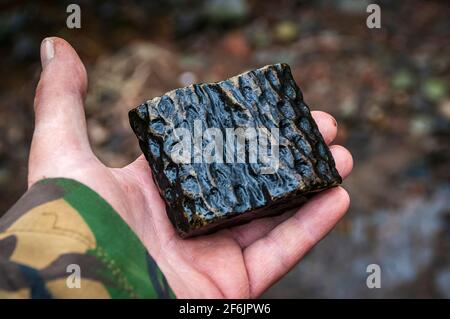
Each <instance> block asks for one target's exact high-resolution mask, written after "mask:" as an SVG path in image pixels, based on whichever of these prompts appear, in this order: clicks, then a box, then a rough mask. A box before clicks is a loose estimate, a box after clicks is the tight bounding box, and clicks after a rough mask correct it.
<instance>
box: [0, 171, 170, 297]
mask: <svg viewBox="0 0 450 319" xmlns="http://www.w3.org/2000/svg"><path fill="white" fill-rule="evenodd" d="M174 297H175V295H174V294H173V292H172V291H171V289H170V287H169V286H168V284H167V281H166V279H165V278H164V275H163V274H162V272H161V271H160V270H159V268H158V266H157V265H156V263H155V261H154V260H153V259H152V258H151V257H150V255H149V254H148V252H147V250H146V249H145V247H144V246H143V245H142V243H141V242H140V240H139V239H138V238H137V236H136V235H135V234H134V233H133V231H132V230H131V229H130V228H129V227H128V225H127V224H126V223H125V222H124V221H123V220H122V219H121V217H120V216H119V214H117V213H116V212H115V211H114V209H113V208H112V207H111V206H110V205H109V204H108V203H107V202H106V201H105V200H104V199H103V198H101V197H100V196H99V195H98V194H97V193H96V192H94V191H93V190H91V189H90V188H88V187H87V186H85V185H83V184H81V183H79V182H77V181H75V180H71V179H64V178H55V179H45V180H42V181H40V182H38V183H36V184H35V185H33V187H31V188H30V189H29V190H28V192H26V193H25V194H24V196H22V198H21V199H20V200H19V201H18V202H17V203H16V204H15V205H14V206H13V207H12V208H11V209H10V210H9V211H8V212H7V213H6V214H5V215H4V216H3V217H2V218H1V219H0V298H174Z"/></svg>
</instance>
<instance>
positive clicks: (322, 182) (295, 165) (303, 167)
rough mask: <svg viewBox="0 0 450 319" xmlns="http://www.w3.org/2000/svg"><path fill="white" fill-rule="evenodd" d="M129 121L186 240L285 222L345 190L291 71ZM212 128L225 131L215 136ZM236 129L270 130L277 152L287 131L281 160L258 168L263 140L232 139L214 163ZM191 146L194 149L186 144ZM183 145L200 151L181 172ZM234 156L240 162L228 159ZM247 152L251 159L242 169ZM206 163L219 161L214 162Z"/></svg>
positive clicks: (155, 104)
mask: <svg viewBox="0 0 450 319" xmlns="http://www.w3.org/2000/svg"><path fill="white" fill-rule="evenodd" d="M129 119H130V124H131V127H132V128H133V131H134V132H135V134H136V135H137V137H138V139H139V144H140V147H141V149H142V151H143V153H144V155H145V157H146V159H147V160H148V162H149V164H150V168H151V170H152V173H153V174H152V176H153V179H154V181H155V183H156V184H157V186H158V188H159V191H160V194H161V196H162V198H163V199H164V201H165V203H166V207H167V215H168V216H169V219H170V220H171V222H172V223H173V225H174V226H175V227H176V229H177V231H178V233H179V234H180V235H181V236H182V237H190V236H195V235H199V234H205V233H210V232H213V231H215V230H218V229H221V228H224V227H230V226H232V225H236V224H240V223H244V222H246V221H249V220H252V219H254V218H260V217H264V216H268V215H274V214H278V213H281V212H283V211H285V210H287V209H289V208H293V207H295V206H298V205H300V204H302V203H303V202H304V201H305V200H306V199H307V198H308V197H309V196H310V195H311V194H313V193H316V192H318V191H321V190H323V189H327V188H330V187H333V186H336V185H338V184H340V183H341V181H342V180H341V177H340V176H339V174H338V172H337V171H336V168H335V164H334V160H333V157H332V155H331V153H330V151H329V149H328V147H327V145H326V144H325V142H324V140H323V138H322V136H321V135H320V133H319V130H318V128H317V126H316V123H315V122H314V120H313V119H312V117H311V114H310V110H309V108H308V106H307V105H306V104H305V103H304V101H303V96H302V93H301V91H300V89H299V88H298V87H297V85H296V83H295V81H294V79H293V77H292V74H291V71H290V68H289V66H288V65H287V64H275V65H269V66H265V67H263V68H260V69H257V70H253V71H249V72H245V73H243V74H240V75H237V76H235V77H232V78H230V79H228V80H224V81H221V82H218V83H210V84H194V85H191V86H188V87H185V88H179V89H176V90H173V91H170V92H168V93H166V94H165V95H163V96H161V97H156V98H153V99H151V100H149V101H147V102H146V103H144V104H142V105H140V106H138V107H137V108H135V109H133V110H131V111H130V112H129ZM199 123H200V125H199ZM199 127H200V129H201V132H200V134H197V133H198V129H199ZM207 128H216V129H218V130H216V131H214V132H215V134H211V133H206V132H207V130H206V129H207ZM230 128H231V129H239V128H241V129H243V130H244V129H248V128H253V129H255V130H256V129H258V130H261V132H264V133H263V134H265V136H266V137H269V139H268V143H269V144H270V142H273V141H274V137H275V136H276V134H275V131H276V130H278V136H277V139H275V141H276V143H274V144H270V146H272V145H277V146H278V156H277V157H275V156H273V155H275V154H276V148H274V149H270V147H269V150H271V153H270V152H269V153H267V154H266V155H268V156H267V157H265V158H264V157H262V158H260V157H257V160H256V161H251V160H250V159H251V155H249V154H250V152H251V151H250V146H251V141H253V142H254V141H261V136H262V135H257V136H256V137H255V136H253V138H251V136H247V137H249V139H247V140H246V139H244V140H239V137H237V138H236V139H232V140H230V139H226V140H225V139H223V140H222V142H223V148H224V151H223V153H219V152H218V151H217V150H220V148H217V149H216V148H214V149H213V151H211V152H210V153H208V152H206V153H205V149H206V148H207V146H206V147H205V144H206V145H210V143H211V142H214V143H215V144H214V143H213V145H216V146H217V145H218V144H220V139H219V140H217V139H215V138H216V135H220V133H222V135H223V136H227V135H226V132H227V130H228V129H230ZM180 129H182V130H181V132H184V133H182V134H180V133H179V131H180ZM196 130H197V131H196ZM205 130H206V131H205ZM269 131H270V133H269ZM257 132H260V131H257ZM202 133H203V134H202ZM199 136H200V140H199ZM223 136H222V137H223ZM244 137H245V135H244ZM186 139H187V140H188V141H189V143H185V144H182V141H186ZM230 141H231V142H230ZM180 145H185V146H189V147H191V146H192V145H196V146H197V147H192V150H191V151H192V153H191V154H190V155H189V156H186V157H185V158H184V161H181V162H180V159H179V158H178V159H177V158H174V156H173V154H174V150H178V153H177V152H175V153H177V154H179V153H180V152H179V150H180V149H179V148H177V147H180ZM220 145H222V144H220ZM239 147H242V148H239ZM258 147H259V145H258ZM230 149H232V150H233V151H234V153H233V152H230V153H231V154H232V156H230V157H227V154H229V153H227V152H228V151H230ZM239 150H241V151H243V150H245V154H246V155H245V158H243V157H242V156H241V157H240V158H239V159H240V160H239V159H238V155H239V154H242V153H239ZM258 150H259V149H258ZM204 154H210V155H211V156H212V158H213V159H214V161H212V162H211V160H210V161H209V162H208V161H205V159H204V158H203V157H202V155H204ZM270 155H272V157H270ZM268 158H269V160H268V161H267V159H268ZM199 159H200V160H199ZM221 159H222V161H221ZM253 159H254V158H253ZM274 159H275V160H276V161H275V160H274ZM275 162H276V163H275ZM268 163H269V164H268ZM274 163H275V164H274ZM267 168H269V171H270V169H272V171H271V172H269V173H267V171H265V169H267Z"/></svg>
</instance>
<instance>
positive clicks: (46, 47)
mask: <svg viewBox="0 0 450 319" xmlns="http://www.w3.org/2000/svg"><path fill="white" fill-rule="evenodd" d="M54 56H55V48H54V46H53V40H52V39H50V38H46V39H44V40H43V41H42V43H41V64H42V68H43V69H45V67H46V66H47V65H48V64H49V63H50V61H51V60H52V59H53V57H54Z"/></svg>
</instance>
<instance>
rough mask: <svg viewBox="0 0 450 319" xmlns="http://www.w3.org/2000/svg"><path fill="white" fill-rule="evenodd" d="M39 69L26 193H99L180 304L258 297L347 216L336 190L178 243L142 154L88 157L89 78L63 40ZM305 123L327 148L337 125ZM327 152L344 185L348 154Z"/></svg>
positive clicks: (45, 51) (325, 117) (337, 149)
mask: <svg viewBox="0 0 450 319" xmlns="http://www.w3.org/2000/svg"><path fill="white" fill-rule="evenodd" d="M41 61H42V65H43V71H42V73H41V78H40V81H39V84H38V87H37V90H36V97H35V103H34V109H35V114H36V116H35V130H34V134H33V140H32V145H31V151H30V158H29V174H28V185H29V186H31V185H32V184H33V183H35V182H36V181H38V180H40V179H42V178H50V177H66V178H73V179H75V180H78V181H80V182H82V183H84V184H86V185H88V186H89V187H91V188H92V189H93V190H95V191H96V192H98V193H99V194H100V195H101V196H102V197H103V198H105V199H106V200H107V201H108V202H109V203H110V204H111V205H112V206H113V208H114V209H115V210H116V211H117V212H118V213H119V215H120V216H121V217H122V218H123V219H124V221H125V222H126V223H127V224H128V225H129V226H130V227H131V229H132V230H133V231H134V232H135V233H136V234H137V236H138V237H139V238H140V239H141V240H142V242H143V243H144V245H145V247H146V248H147V249H148V251H149V253H150V255H151V256H152V257H153V258H154V259H155V260H156V262H157V264H158V266H159V267H160V269H161V270H162V272H163V273H164V275H165V276H166V278H167V280H168V282H169V285H170V287H171V288H172V289H173V291H174V292H175V294H176V295H177V297H179V298H255V297H258V296H260V295H261V294H262V293H263V292H264V291H265V290H267V289H268V288H269V287H270V286H272V285H273V284H274V283H275V282H276V281H277V280H279V279H280V278H281V277H283V276H284V275H285V274H286V273H287V272H288V271H289V270H290V269H291V268H292V267H293V266H295V265H296V264H297V263H298V262H299V261H300V260H301V258H302V257H303V256H304V255H305V254H306V253H307V252H308V251H309V250H310V249H311V248H312V247H313V246H314V245H315V244H317V242H319V241H320V240H321V239H322V238H323V237H324V236H326V235H327V234H328V233H329V232H330V231H331V230H332V229H333V227H334V226H335V225H336V223H337V222H338V221H339V220H340V219H341V218H342V217H343V215H344V214H345V212H346V211H347V209H348V207H349V203H350V199H349V195H348V194H347V192H346V191H345V190H344V189H343V188H342V187H335V188H332V189H329V190H326V191H324V192H322V193H320V194H318V195H316V196H314V197H313V198H312V199H311V200H309V201H308V202H307V203H306V204H304V205H303V206H302V207H300V208H298V209H295V210H292V211H289V212H286V213H284V214H282V215H280V216H277V217H270V218H263V219H259V220H254V221H252V222H250V223H248V224H245V225H241V226H237V227H234V228H230V229H226V230H221V231H219V232H217V233H215V234H212V235H207V236H200V237H197V238H193V239H187V240H183V239H181V238H180V237H178V235H177V234H176V232H175V229H174V228H173V226H172V225H171V223H170V221H169V220H168V218H167V216H166V211H165V206H164V203H163V201H162V199H161V197H160V196H159V193H158V190H157V188H156V186H155V184H154V182H153V180H152V177H151V171H150V169H149V166H148V163H147V162H146V160H145V159H144V157H143V156H142V155H141V156H140V157H139V158H138V159H136V160H135V161H134V162H132V163H131V164H129V165H127V166H125V167H123V168H109V167H107V166H105V165H104V164H103V163H101V162H100V161H99V160H98V158H97V157H96V156H95V155H94V154H93V152H92V150H91V147H90V145H89V141H88V135H87V130H86V120H85V114H84V106H83V100H84V96H85V93H86V89H87V75H86V71H85V68H84V66H83V64H82V62H81V60H80V59H79V57H78V55H77V53H76V52H75V50H74V49H73V48H72V47H71V46H70V45H69V44H68V43H67V42H66V41H64V40H63V39H60V38H55V37H53V38H47V39H45V40H44V41H43V43H42V45H41ZM136 102H139V101H136ZM312 114H313V117H314V119H315V121H316V122H317V124H318V126H319V130H320V132H321V133H322V135H323V137H324V139H325V141H326V142H327V144H329V145H331V143H332V141H333V139H334V138H335V137H336V134H337V125H336V121H335V120H334V119H333V117H331V115H329V114H327V113H324V112H320V111H314V112H313V113H312ZM130 131H131V130H130ZM330 149H331V152H332V154H333V157H334V159H335V162H336V167H337V169H338V171H339V173H340V175H341V176H342V177H343V178H346V177H347V176H348V175H349V174H350V171H351V169H352V166H353V161H352V157H351V155H350V153H349V152H348V151H347V150H346V149H345V148H344V147H342V146H338V145H331V146H330ZM92 213H93V214H95V212H92Z"/></svg>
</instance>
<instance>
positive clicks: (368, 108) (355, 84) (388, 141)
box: [0, 0, 450, 298]
mask: <svg viewBox="0 0 450 319" xmlns="http://www.w3.org/2000/svg"><path fill="white" fill-rule="evenodd" d="M55 3H56V4H55ZM69 3H70V1H57V2H51V1H48V2H42V3H38V2H26V1H22V2H21V1H19V2H10V3H8V2H6V3H5V4H0V10H1V12H0V43H1V46H0V53H1V55H2V57H3V58H2V60H1V61H0V68H1V77H0V88H1V89H0V212H4V211H6V210H7V209H8V208H9V207H10V206H11V205H12V204H13V203H14V202H15V201H16V200H17V199H18V198H19V197H20V195H21V194H22V193H23V192H24V191H25V189H26V176H27V156H28V150H29V146H30V141H31V134H32V131H33V111H32V110H33V108H32V104H33V94H34V89H35V86H36V83H37V80H38V76H39V72H40V65H39V55H38V54H39V44H40V41H41V40H42V38H43V37H45V36H50V35H56V36H61V37H63V38H65V39H66V40H68V41H69V42H70V43H71V44H72V45H73V46H74V47H75V49H76V50H77V51H78V52H79V54H80V56H81V58H82V60H83V61H84V62H85V64H86V66H87V69H88V74H89V82H90V84H89V94H88V97H87V101H86V113H87V118H88V129H89V135H90V139H91V143H92V146H93V148H94V151H95V153H96V154H98V156H99V157H100V158H101V159H102V160H103V161H104V162H105V163H107V164H109V165H111V166H122V165H125V164H127V163H129V162H130V161H131V160H133V159H134V158H135V157H137V156H138V155H139V153H140V151H139V149H138V145H137V140H136V138H135V137H134V135H133V133H132V131H131V129H130V128H129V124H128V119H127V112H128V110H129V109H131V108H132V107H134V106H136V105H138V104H140V103H141V102H143V101H145V100H147V99H149V98H151V97H154V96H157V95H159V94H162V93H164V92H165V91H167V90H169V89H173V88H176V87H179V86H185V85H189V84H191V83H193V82H209V81H217V80H221V79H224V78H227V77H229V76H232V75H235V74H237V73H240V72H242V71H245V70H248V69H252V68H256V67H260V66H263V65H266V64H271V63H277V62H286V63H289V64H290V65H291V67H292V70H293V73H294V76H295V78H296V80H297V82H298V83H299V85H300V88H301V89H302V91H303V94H304V97H305V100H306V102H307V103H308V104H309V105H310V106H311V108H312V109H320V110H323V111H327V112H329V113H331V114H332V115H333V116H334V117H335V118H336V119H337V120H338V122H339V136H338V138H337V140H336V143H338V144H343V145H345V146H346V147H347V148H349V149H350V150H351V151H352V153H353V156H354V161H355V168H354V171H353V174H352V175H351V176H350V178H349V179H348V180H347V181H346V182H345V183H344V186H345V187H346V188H347V189H348V190H349V192H350V194H351V198H352V204H351V209H350V212H349V214H348V215H347V217H345V218H344V220H343V221H342V222H340V223H339V225H338V226H337V228H336V229H335V231H333V233H332V234H331V235H330V236H329V237H327V238H326V239H325V240H324V241H322V242H321V243H320V244H319V246H318V247H317V248H316V249H314V250H313V252H311V253H310V254H309V255H308V256H307V257H306V258H305V259H304V261H302V262H301V263H300V264H299V266H298V267H296V268H295V269H294V270H293V271H292V272H291V273H290V274H289V275H288V276H287V277H286V278H285V279H283V280H282V281H281V282H280V283H279V284H277V285H276V286H275V287H274V288H272V289H271V290H269V291H268V292H267V293H266V295H265V296H266V297H287V298H289V297H290V298H293V297H294V298H298V297H447V298H450V178H449V177H450V170H449V167H450V152H449V151H450V143H449V141H450V139H449V137H450V96H449V91H448V86H449V83H450V73H449V69H450V60H449V57H450V43H449V42H450V40H449V39H450V28H449V16H450V10H449V4H448V3H447V2H446V1H408V2H402V3H403V5H401V4H400V1H398V2H397V1H396V2H394V1H378V2H377V3H378V4H380V6H381V14H382V15H381V21H382V28H381V29H368V28H367V27H366V17H367V15H368V14H367V13H366V7H367V5H368V4H369V3H370V2H369V1H364V0H361V1H352V0H341V1H331V0H330V1H327V0H321V1H301V2H298V1H285V0H280V1H239V0H229V1H219V0H211V1H187V2H181V1H176V0H172V1H151V2H150V1H137V0H135V1H127V2H125V1H124V2H119V1H118V2H117V3H116V4H114V2H109V3H107V2H103V1H98V2H95V3H94V2H92V1H91V2H89V1H79V4H80V6H81V12H82V20H81V21H82V28H81V29H79V30H69V29H67V28H66V27H65V20H66V17H67V14H66V13H65V8H66V6H67V5H68V4H69ZM183 3H184V4H183ZM0 214H1V213H0ZM371 263H377V264H379V265H380V266H381V268H382V288H381V289H373V290H370V289H368V288H367V287H366V284H365V280H366V276H367V273H366V266H367V265H368V264H371Z"/></svg>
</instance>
